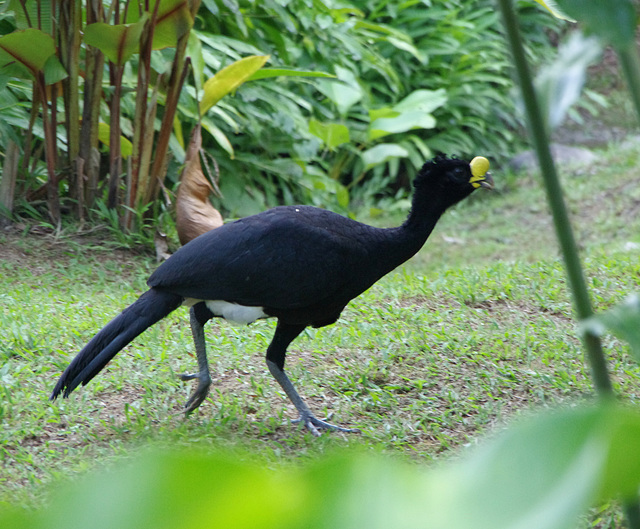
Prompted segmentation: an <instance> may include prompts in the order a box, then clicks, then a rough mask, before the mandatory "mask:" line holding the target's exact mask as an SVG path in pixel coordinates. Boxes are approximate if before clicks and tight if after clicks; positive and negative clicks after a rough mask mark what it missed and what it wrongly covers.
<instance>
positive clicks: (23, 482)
mask: <svg viewBox="0 0 640 529" xmlns="http://www.w3.org/2000/svg"><path fill="white" fill-rule="evenodd" d="M599 155H600V160H599V163H598V164H597V166H594V167H588V168H584V167H583V168H570V169H567V170H564V171H562V173H563V185H564V187H565V190H566V193H567V195H568V201H569V207H570V211H571V213H572V217H573V220H574V226H575V228H576V233H577V239H578V242H579V244H580V246H581V248H582V250H583V259H584V264H585V269H586V273H587V276H588V283H589V285H590V287H591V291H592V297H593V301H594V304H595V305H596V307H597V308H598V309H600V308H606V307H608V306H610V305H612V304H614V303H616V302H617V301H619V300H620V299H622V298H623V297H624V296H625V295H626V294H627V293H629V292H631V291H637V290H638V287H639V286H640V186H639V185H638V179H637V172H636V169H635V167H636V166H637V165H638V158H639V157H640V151H639V150H637V149H632V148H623V147H612V148H610V149H608V150H606V151H602V152H600V153H599ZM494 178H495V180H496V183H497V187H498V191H497V192H494V193H476V194H475V195H474V196H473V197H472V198H471V199H470V200H468V201H467V202H466V203H463V204H460V205H459V206H457V207H456V208H454V209H453V210H452V211H449V212H448V213H447V214H446V215H445V217H444V218H443V219H442V220H441V222H440V224H439V225H438V226H437V228H436V230H435V232H434V233H433V234H432V237H431V239H430V240H429V241H428V242H427V244H426V245H425V247H424V248H423V250H422V251H421V252H420V253H419V255H418V256H416V257H415V258H414V259H413V260H412V261H410V262H409V263H408V264H407V265H405V266H404V267H403V268H401V269H399V270H397V271H395V272H393V273H391V274H389V275H388V276H387V277H385V278H384V279H383V280H381V281H380V282H379V283H378V284H376V285H375V286H374V287H373V288H372V289H370V290H369V291H368V292H366V293H365V294H364V295H362V296H361V297H360V298H358V299H356V300H355V301H354V302H352V303H351V304H350V305H349V306H348V307H347V309H346V310H345V312H344V313H343V317H342V318H341V319H340V320H339V321H338V322H337V323H336V324H335V325H332V326H329V327H325V328H322V329H317V330H316V329H309V330H307V331H305V333H303V335H302V336H301V337H300V338H299V339H298V340H296V341H295V342H294V343H293V345H292V346H291V347H290V350H289V356H288V362H287V369H288V371H289V374H290V376H291V378H292V380H293V381H294V383H295V384H296V385H297V387H298V390H299V391H300V393H301V394H302V395H303V396H304V397H305V398H306V399H307V401H308V403H309V405H310V407H311V409H312V410H314V411H315V412H317V414H318V416H329V417H331V419H332V421H333V422H335V423H337V424H340V425H343V426H351V427H357V428H360V429H361V433H360V434H351V435H343V434H335V433H327V434H324V435H323V436H322V437H321V438H319V439H316V438H314V437H312V436H311V435H310V434H309V433H307V432H304V431H301V430H299V429H298V428H297V426H295V425H290V424H289V420H290V419H293V418H295V410H294V408H293V406H292V405H290V404H289V402H288V400H287V399H286V397H285V396H284V394H283V393H282V392H281V391H280V390H279V387H278V386H277V384H276V383H275V382H274V381H273V380H272V379H271V377H270V375H269V373H268V371H267V369H266V366H265V363H264V352H265V350H266V347H267V345H268V343H269V340H270V338H271V336H272V334H273V329H274V322H272V321H260V322H257V323H255V324H252V325H251V326H249V327H246V328H242V327H234V326H231V325H229V324H227V323H224V322H222V323H216V322H212V323H210V324H209V325H207V329H206V337H207V346H208V350H209V358H210V361H211V367H212V371H213V373H212V376H213V379H214V385H213V390H212V392H211V394H210V396H209V397H208V398H207V400H206V401H205V402H204V403H203V405H202V406H201V407H200V408H199V409H198V411H197V412H196V413H194V414H193V415H192V416H191V417H189V418H187V419H185V418H184V417H183V416H182V414H181V408H182V406H183V404H184V402H185V401H186V400H187V398H188V396H189V393H190V391H191V389H192V386H191V384H190V383H184V382H181V381H180V380H179V378H178V377H177V374H179V373H182V372H191V371H194V370H195V366H196V361H195V355H194V352H193V344H192V340H191V335H190V330H189V325H188V312H187V311H186V309H179V310H177V311H176V312H175V313H173V314H172V315H171V316H170V317H168V318H166V319H165V320H163V321H162V322H161V323H159V324H157V325H156V326H154V327H152V328H151V329H149V330H148V331H147V332H145V333H144V334H143V335H141V336H140V337H139V338H138V339H136V340H135V341H134V342H133V343H132V344H131V345H130V346H128V347H127V348H126V349H125V351H123V352H121V353H120V354H119V355H118V356H116V358H115V359H114V360H113V361H112V362H111V363H110V364H109V366H108V368H107V369H106V370H104V371H103V372H102V373H101V374H100V375H98V376H97V377H96V378H95V379H94V380H93V381H92V382H91V383H90V384H89V385H88V386H86V387H84V388H79V389H78V390H76V391H75V392H74V393H73V394H72V395H71V397H70V398H69V399H67V400H58V401H56V402H53V403H52V402H49V401H48V397H49V394H50V392H51V389H52V388H53V386H54V384H55V381H56V379H57V377H58V376H59V374H60V373H61V372H62V370H63V369H64V368H65V367H66V365H68V363H69V362H70V360H71V359H72V358H73V356H74V355H75V354H76V353H77V352H78V351H79V350H80V348H81V347H82V346H83V345H84V344H85V343H86V342H87V341H88V340H89V339H90V338H91V337H92V336H93V334H94V333H95V332H96V331H97V330H99V329H100V328H101V327H102V326H103V325H104V324H106V323H107V322H108V321H109V320H110V319H111V318H112V317H114V316H115V315H116V314H117V313H118V312H119V311H121V310H122V309H123V308H125V307H126V306H127V305H128V304H129V303H131V302H133V301H134V300H135V299H136V297H137V295H139V294H140V293H141V292H142V291H144V289H145V281H146V278H147V277H148V275H149V274H150V273H151V271H152V270H153V269H154V268H155V267H156V266H157V265H156V263H155V261H154V260H153V258H152V257H150V256H149V255H146V254H144V253H141V252H138V253H135V252H133V251H131V250H118V249H114V248H113V247H112V246H111V245H109V244H107V243H105V240H104V238H100V237H99V236H97V235H96V233H95V232H93V233H92V234H91V235H90V236H79V235H78V234H77V233H76V232H75V231H74V230H75V228H71V227H70V228H67V229H66V230H64V231H63V233H62V235H61V236H58V237H57V238H54V237H53V236H52V235H48V234H42V233H40V234H39V233H38V232H40V231H41V230H38V229H37V226H34V225H33V224H26V225H24V226H21V227H18V228H14V229H12V230H8V231H6V232H4V233H3V234H2V235H0V328H1V329H2V332H1V334H0V381H1V383H2V385H1V394H2V397H1V399H0V420H1V430H0V431H1V433H0V436H1V437H0V504H1V503H2V502H6V503H10V504H23V505H28V506H33V505H40V504H42V503H43V502H45V501H46V498H47V494H48V491H49V489H48V487H47V484H49V483H51V482H54V481H56V480H57V479H72V478H73V477H74V476H76V475H81V474H84V473H86V471H87V470H88V469H91V468H95V467H98V466H104V465H109V464H111V463H112V462H113V461H116V460H121V459H123V458H133V457H135V455H136V454H137V453H138V452H139V450H140V449H141V448H142V447H146V446H148V445H150V444H156V445H161V446H162V445H167V446H175V445H185V446H204V447H222V448H228V449H232V450H233V449H238V448H240V449H246V451H243V453H244V454H246V453H251V454H252V456H251V457H255V458H256V459H258V460H260V461H264V462H265V463H266V464H267V465H270V466H275V465H279V464H285V465H287V464H295V462H297V461H299V460H301V459H312V458H317V457H319V456H320V455H322V454H324V453H326V452H327V451H328V450H331V449H333V448H336V447H342V446H353V445H362V446H364V447H367V448H369V449H371V450H374V451H382V452H386V453H390V454H395V455H398V456H400V457H406V458H408V459H412V460H415V461H431V460H434V459H441V458H445V457H451V456H452V455H454V454H456V449H458V448H460V447H462V446H465V445H468V444H471V443H475V442H476V440H477V439H478V438H479V437H482V435H484V434H488V433H490V432H493V431H495V430H496V429H499V428H501V427H502V426H503V425H504V424H506V423H507V422H508V421H509V420H510V419H512V418H513V417H514V416H517V415H520V414H522V413H526V412H527V411H528V410H531V409H535V408H540V407H548V406H555V405H570V404H572V403H575V402H577V401H582V400H585V399H590V398H591V396H592V394H593V387H592V383H591V380H590V377H589V370H588V367H587V366H586V365H585V363H584V359H583V353H582V350H581V348H580V343H579V340H578V339H577V335H576V324H575V322H574V321H573V319H572V310H571V302H570V299H569V295H568V292H567V287H566V281H565V276H564V273H563V269H562V263H561V262H560V260H559V257H558V251H557V248H556V245H555V242H554V236H553V230H552V225H551V220H550V217H549V215H548V213H547V209H546V205H545V201H544V194H543V192H542V190H541V187H540V183H539V181H538V179H537V177H536V176H535V175H525V174H520V175H510V174H500V173H495V174H494ZM364 220H367V219H364ZM401 220H402V218H401V217H400V216H397V214H394V215H382V217H378V218H375V219H373V222H375V223H377V224H380V225H384V224H389V225H391V224H393V223H397V222H400V221H401ZM34 232H36V233H34ZM605 346H606V350H607V352H608V354H609V366H610V369H611V373H612V376H613V379H614V383H615V387H616V391H617V392H618V393H619V394H620V395H621V398H622V399H624V400H625V401H627V402H632V403H633V402H635V401H636V400H638V399H639V398H640V378H639V375H640V370H639V369H638V367H637V365H636V364H635V362H634V361H633V360H632V359H631V357H630V356H629V355H628V351H627V349H626V346H624V345H623V344H621V343H620V342H618V341H617V340H615V339H613V338H610V337H605ZM244 457H248V456H246V455H245V456H244Z"/></svg>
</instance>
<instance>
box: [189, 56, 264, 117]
mask: <svg viewBox="0 0 640 529" xmlns="http://www.w3.org/2000/svg"><path fill="white" fill-rule="evenodd" d="M268 60H269V55H252V56H249V57H245V58H243V59H240V60H239V61H236V62H234V63H232V64H230V65H229V66H227V67H225V68H223V69H222V70H220V71H219V72H218V73H217V74H215V75H214V76H213V77H212V78H211V79H209V80H207V82H206V83H205V84H204V87H203V91H204V94H203V96H202V101H201V102H200V113H201V114H205V113H206V112H207V111H208V110H209V109H210V108H211V107H212V106H213V105H215V104H216V103H217V102H218V101H220V100H221V99H222V98H223V97H224V96H226V95H227V94H228V93H230V92H232V91H233V90H235V89H236V88H238V87H239V86H240V85H241V84H242V83H244V82H245V81H247V80H249V78H250V77H251V76H252V75H253V74H254V73H255V72H257V71H258V70H259V69H260V68H262V67H263V66H264V64H265V63H266V62H267V61H268Z"/></svg>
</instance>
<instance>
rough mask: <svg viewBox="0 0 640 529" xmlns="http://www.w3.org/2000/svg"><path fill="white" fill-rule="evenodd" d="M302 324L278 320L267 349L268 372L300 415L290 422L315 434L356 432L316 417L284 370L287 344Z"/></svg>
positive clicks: (297, 333) (300, 329)
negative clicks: (291, 323)
mask: <svg viewBox="0 0 640 529" xmlns="http://www.w3.org/2000/svg"><path fill="white" fill-rule="evenodd" d="M304 328H305V326H304V325H286V324H282V323H280V322H278V327H277V328H276V333H275V335H274V337H273V340H272V341H271V344H270V345H269V348H268V349H267V367H268V368H269V372H270V373H271V375H273V378H275V379H276V382H278V384H280V387H281V388H282V390H283V391H284V392H285V393H286V395H287V397H289V400H290V401H291V402H292V404H293V405H294V406H295V407H296V409H297V410H298V413H299V414H300V416H299V417H298V419H297V420H295V421H292V422H294V423H295V422H299V423H301V424H303V425H304V426H306V427H307V428H309V430H310V431H311V433H312V434H313V435H315V436H319V435H320V430H337V431H339V432H358V431H359V430H357V429H355V428H342V427H340V426H336V425H334V424H330V423H328V422H326V421H322V420H320V419H318V418H316V417H315V416H314V415H313V413H312V412H311V410H310V409H309V406H307V404H306V403H305V402H304V400H302V397H300V395H299V394H298V392H297V391H296V388H295V387H294V386H293V383H292V382H291V380H289V377H288V376H287V374H286V373H285V372H284V359H285V354H286V350H287V347H288V346H289V344H290V343H291V342H292V341H293V340H294V339H295V338H296V337H297V336H298V335H299V334H300V333H301V332H302V331H303V330H304Z"/></svg>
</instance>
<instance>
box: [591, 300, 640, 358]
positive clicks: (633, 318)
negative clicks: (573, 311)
mask: <svg viewBox="0 0 640 529" xmlns="http://www.w3.org/2000/svg"><path fill="white" fill-rule="evenodd" d="M582 330H583V332H589V333H592V334H594V335H596V336H601V335H603V334H604V333H605V332H606V331H607V330H609V331H610V332H611V333H613V334H614V335H615V336H617V337H618V338H620V339H621V340H624V341H626V342H628V343H629V345H630V346H631V352H632V354H633V356H634V357H635V359H636V362H639V363H640V295H638V294H632V295H630V296H628V297H627V298H626V299H625V300H624V301H623V302H622V303H620V304H619V305H616V306H615V307H613V308H611V309H609V310H608V311H606V312H602V313H600V314H596V315H595V316H592V317H591V318H589V319H587V320H584V321H583V322H582Z"/></svg>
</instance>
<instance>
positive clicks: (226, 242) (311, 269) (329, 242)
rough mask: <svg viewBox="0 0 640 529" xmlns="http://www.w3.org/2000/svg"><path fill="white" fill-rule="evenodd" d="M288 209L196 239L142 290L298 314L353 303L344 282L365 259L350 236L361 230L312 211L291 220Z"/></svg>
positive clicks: (339, 218)
mask: <svg viewBox="0 0 640 529" xmlns="http://www.w3.org/2000/svg"><path fill="white" fill-rule="evenodd" d="M291 209H292V208H276V209H275V210H270V212H266V213H268V214H261V215H255V216H253V217H247V218H245V219H242V220H240V221H237V222H234V223H231V224H226V225H224V226H222V227H220V228H217V229H215V230H213V231H211V232H208V233H206V234H204V235H202V236H200V237H198V238H197V239H195V240H194V241H192V242H191V243H189V244H187V245H186V246H184V247H182V248H181V249H180V250H178V251H177V252H176V253H175V254H174V255H173V256H172V257H171V258H170V259H168V260H167V261H166V262H165V263H163V264H162V265H161V266H160V267H159V268H158V269H157V270H156V271H155V272H154V273H153V274H152V276H151V277H150V278H149V281H148V284H149V286H150V287H156V288H161V289H165V290H168V291H170V292H173V293H176V294H179V295H181V296H184V297H190V298H195V299H203V300H215V299H222V300H226V301H232V302H235V303H239V304H242V305H250V306H263V307H272V308H295V307H304V306H308V305H310V304H315V303H317V302H321V301H322V300H323V299H335V298H336V297H337V296H338V297H339V298H343V297H344V299H345V303H346V302H347V301H348V300H349V299H351V297H354V296H353V295H351V294H350V292H349V291H350V290H351V287H350V285H351V284H352V283H353V282H354V278H353V277H351V276H352V275H353V274H354V272H357V270H358V269H359V268H360V265H362V264H363V263H362V261H363V260H365V259H366V257H367V255H366V250H365V248H364V247H363V245H361V244H360V243H359V242H358V237H357V236H354V235H357V234H355V233H354V232H353V228H354V226H358V227H360V226H364V225H360V224H359V223H354V222H353V221H350V220H349V219H346V218H345V217H342V216H340V215H336V214H330V212H324V211H323V212H322V213H315V212H319V211H320V210H313V211H311V210H309V211H306V210H305V211H304V212H305V213H307V215H300V216H296V215H295V214H294V213H293V211H300V210H298V209H295V210H293V211H291ZM318 215H320V218H318ZM349 228H350V229H349ZM356 231H357V230H356ZM357 294H359V292H357V293H356V294H355V295H357Z"/></svg>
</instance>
